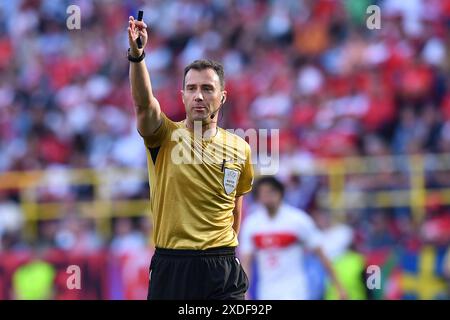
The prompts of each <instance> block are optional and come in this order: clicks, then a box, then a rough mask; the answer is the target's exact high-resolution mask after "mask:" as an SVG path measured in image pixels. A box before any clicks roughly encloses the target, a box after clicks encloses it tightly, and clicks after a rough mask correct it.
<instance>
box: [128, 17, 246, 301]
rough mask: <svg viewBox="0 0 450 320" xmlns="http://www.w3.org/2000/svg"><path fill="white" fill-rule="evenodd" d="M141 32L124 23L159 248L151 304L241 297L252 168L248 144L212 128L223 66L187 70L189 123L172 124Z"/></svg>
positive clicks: (222, 94) (139, 24)
mask: <svg viewBox="0 0 450 320" xmlns="http://www.w3.org/2000/svg"><path fill="white" fill-rule="evenodd" d="M146 28H147V25H146V24H145V23H144V22H143V21H137V20H135V19H134V18H133V17H130V18H129V27H128V38H129V45H130V49H129V51H128V60H130V62H131V63H130V85H131V93H132V96H133V100H134V105H135V110H136V117H137V127H138V131H139V133H140V135H141V136H142V138H143V140H144V143H145V146H146V149H147V163H148V176H149V183H150V203H151V213H152V219H153V230H154V232H153V240H154V243H155V246H156V250H155V254H154V255H153V258H152V261H151V264H150V282H149V283H150V284H149V292H148V299H189V300H192V299H215V300H218V299H227V300H241V299H244V297H245V293H246V291H247V289H248V278H247V275H246V274H245V272H244V270H243V268H242V266H241V264H240V262H239V260H238V259H237V258H236V256H235V248H236V246H237V245H238V240H237V237H238V233H239V227H240V222H241V210H242V199H243V195H244V194H245V193H247V192H249V191H251V188H252V182H253V168H252V165H251V163H250V160H251V154H250V146H249V145H248V143H247V142H245V140H243V139H242V138H240V137H238V136H237V135H234V134H232V133H229V132H228V131H226V130H224V129H222V128H219V127H218V126H217V121H218V120H217V118H218V113H219V112H218V111H219V109H220V108H221V107H222V106H223V104H224V102H225V100H226V97H227V92H226V91H225V90H224V70H223V67H222V65H221V64H219V63H217V62H214V61H211V60H196V61H194V62H192V63H191V64H189V65H188V66H186V68H185V70H184V79H183V90H181V97H182V100H183V103H184V106H185V109H186V119H185V120H184V121H180V122H173V121H171V120H170V119H169V118H167V116H166V115H165V114H164V112H163V111H162V110H161V107H160V104H159V102H158V100H157V99H156V98H155V97H154V95H153V91H152V86H151V82H150V76H149V73H148V70H147V68H146V65H145V62H144V58H145V52H144V48H145V45H146V43H147V39H148V35H147V31H146ZM138 37H140V39H141V40H140V41H141V42H142V48H139V47H138V45H137V44H136V40H137V39H138ZM175 98H176V97H175V96H174V99H175ZM197 129H199V130H200V132H201V134H200V139H198V135H196V131H197ZM218 151H220V152H218ZM181 154H182V155H183V157H182V159H181V160H180V155H181ZM189 159H190V160H192V161H187V160H189ZM199 160H200V161H199Z"/></svg>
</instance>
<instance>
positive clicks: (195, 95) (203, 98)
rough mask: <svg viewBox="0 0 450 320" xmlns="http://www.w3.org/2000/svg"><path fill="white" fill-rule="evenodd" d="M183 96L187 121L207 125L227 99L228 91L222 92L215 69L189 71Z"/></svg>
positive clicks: (182, 92)
mask: <svg viewBox="0 0 450 320" xmlns="http://www.w3.org/2000/svg"><path fill="white" fill-rule="evenodd" d="M181 94H182V97H183V103H184V107H185V109H186V117H187V119H188V120H189V121H202V122H206V123H207V122H210V121H211V118H210V117H211V115H212V114H213V112H215V111H216V110H217V109H219V107H220V104H221V103H222V102H224V101H225V99H226V91H224V90H221V87H220V79H219V76H218V75H217V73H216V72H215V71H214V70H213V69H203V70H195V69H191V70H189V71H188V73H187V74H186V78H185V86H184V90H182V91H181ZM215 116H216V117H217V114H216V115H215Z"/></svg>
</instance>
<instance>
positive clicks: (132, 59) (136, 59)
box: [127, 48, 145, 63]
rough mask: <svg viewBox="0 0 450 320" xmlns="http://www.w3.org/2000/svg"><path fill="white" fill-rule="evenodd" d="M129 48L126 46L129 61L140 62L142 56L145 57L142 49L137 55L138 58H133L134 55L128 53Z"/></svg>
mask: <svg viewBox="0 0 450 320" xmlns="http://www.w3.org/2000/svg"><path fill="white" fill-rule="evenodd" d="M130 51H131V50H130V48H128V52H127V58H128V60H129V61H131V62H136V63H137V62H141V61H142V60H144V58H145V51H142V54H141V56H140V57H138V58H135V57H133V56H132V55H131V54H130Z"/></svg>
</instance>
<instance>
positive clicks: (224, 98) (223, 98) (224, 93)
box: [220, 90, 228, 104]
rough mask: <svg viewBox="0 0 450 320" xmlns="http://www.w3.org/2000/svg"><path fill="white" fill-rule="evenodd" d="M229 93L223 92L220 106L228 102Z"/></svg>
mask: <svg viewBox="0 0 450 320" xmlns="http://www.w3.org/2000/svg"><path fill="white" fill-rule="evenodd" d="M227 93H228V92H226V91H225V90H223V91H222V98H221V99H220V104H224V103H225V101H227Z"/></svg>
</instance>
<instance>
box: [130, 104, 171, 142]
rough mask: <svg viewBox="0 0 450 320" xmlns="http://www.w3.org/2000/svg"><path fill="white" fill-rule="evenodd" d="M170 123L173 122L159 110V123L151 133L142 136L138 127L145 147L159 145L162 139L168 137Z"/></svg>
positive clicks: (164, 139)
mask: <svg viewBox="0 0 450 320" xmlns="http://www.w3.org/2000/svg"><path fill="white" fill-rule="evenodd" d="M172 123H173V122H172V121H171V120H170V119H169V118H167V116H166V115H165V114H164V113H163V112H161V124H160V126H159V127H158V129H156V131H155V132H154V133H153V134H152V135H148V136H143V135H142V134H141V133H140V132H139V129H138V132H139V134H140V136H141V137H142V139H143V140H144V143H145V146H146V147H147V148H156V147H159V146H161V144H163V142H164V141H166V140H167V139H168V138H170V137H169V135H170V131H171V130H170V127H171V124H172Z"/></svg>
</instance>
